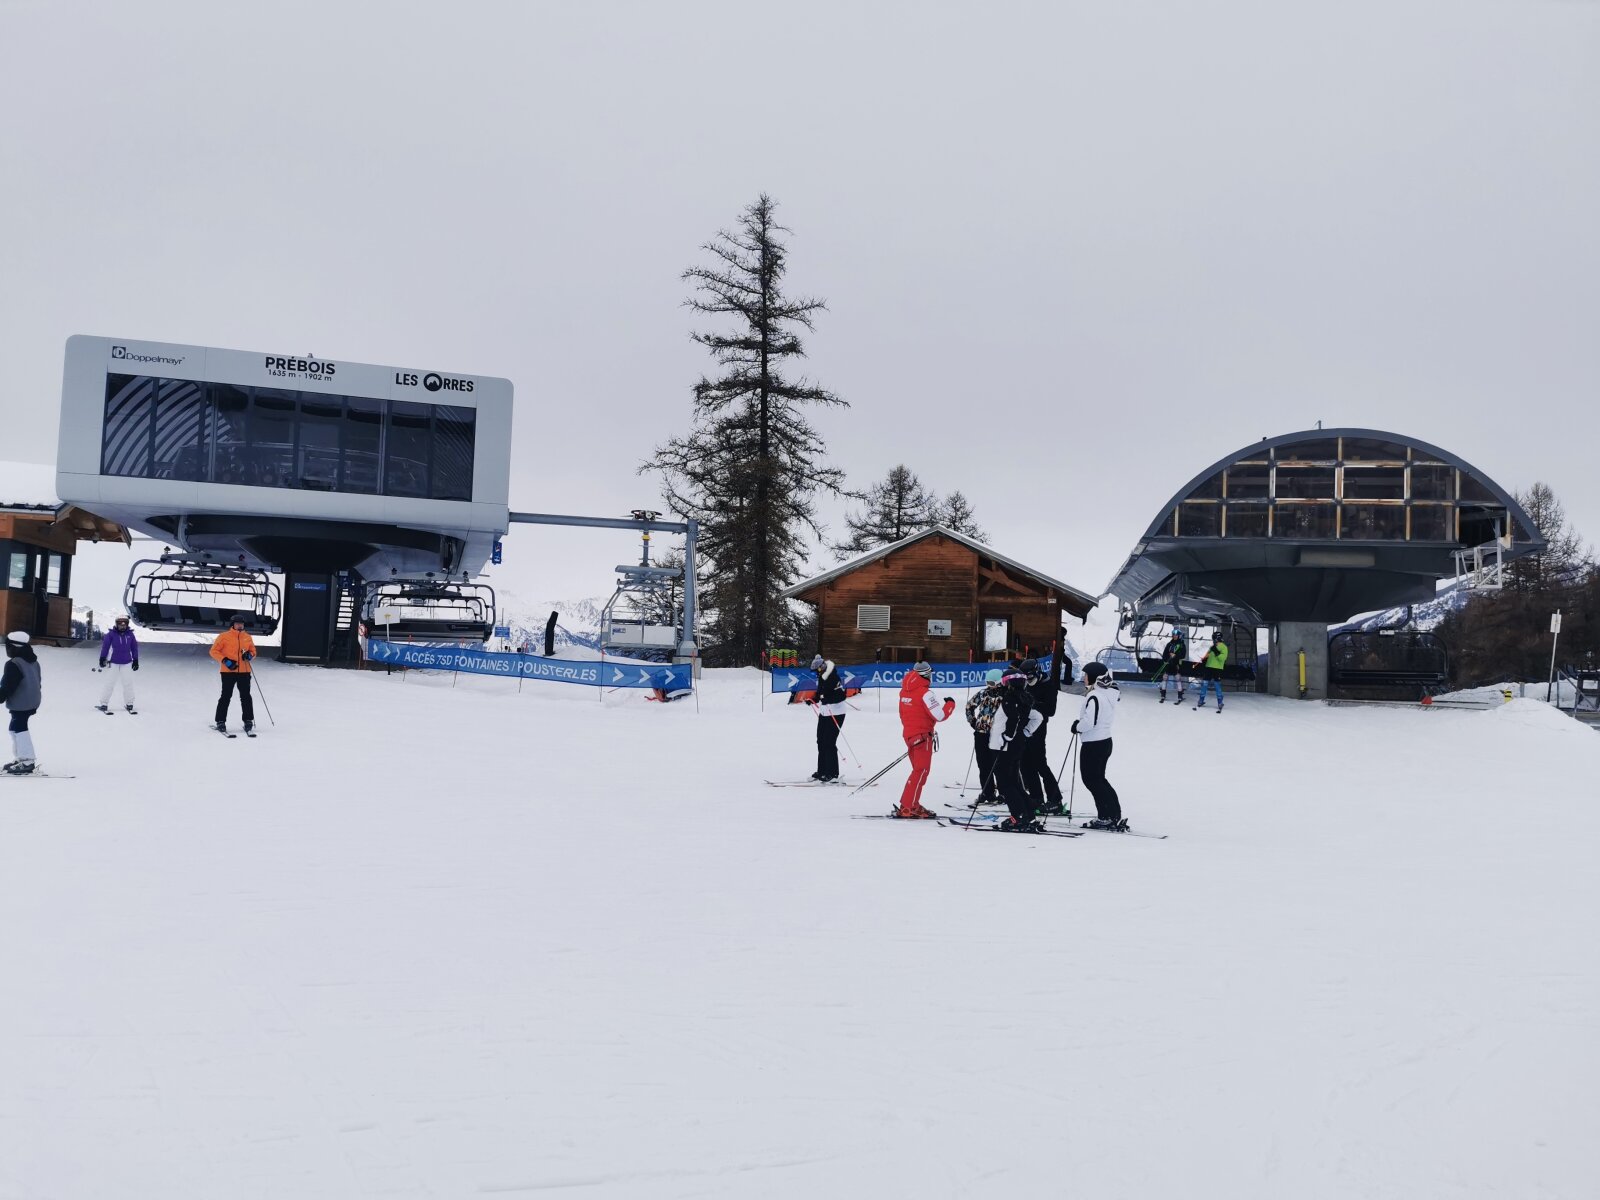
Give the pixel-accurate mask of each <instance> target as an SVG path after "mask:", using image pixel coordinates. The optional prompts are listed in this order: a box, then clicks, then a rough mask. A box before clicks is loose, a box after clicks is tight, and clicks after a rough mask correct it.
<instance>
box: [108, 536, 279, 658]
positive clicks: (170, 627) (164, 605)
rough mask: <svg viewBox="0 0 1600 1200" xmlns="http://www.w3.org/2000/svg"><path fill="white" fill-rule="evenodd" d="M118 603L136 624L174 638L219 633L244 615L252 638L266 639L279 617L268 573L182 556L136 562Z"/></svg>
mask: <svg viewBox="0 0 1600 1200" xmlns="http://www.w3.org/2000/svg"><path fill="white" fill-rule="evenodd" d="M122 603H123V607H124V608H125V609H126V610H127V613H128V616H129V617H130V618H131V619H132V620H133V621H134V622H135V623H136V624H138V625H141V626H143V627H144V628H145V629H156V630H165V631H169V632H176V633H220V632H222V631H223V630H225V629H227V628H228V627H229V625H230V624H231V623H232V621H233V619H234V618H235V616H242V617H243V618H244V625H245V629H246V630H247V631H248V632H249V633H250V634H251V635H252V636H257V637H265V636H269V635H271V634H272V633H275V632H276V631H277V628H278V621H279V619H280V618H281V616H282V614H283V604H282V596H281V594H280V592H279V590H278V585H277V584H275V583H273V582H272V579H271V577H270V576H269V575H268V574H267V572H265V571H260V570H254V569H252V568H249V567H242V566H235V565H233V564H231V563H219V562H214V561H212V560H210V559H206V558H197V557H191V556H188V555H181V554H163V555H162V556H161V557H160V558H141V559H140V560H139V561H138V562H136V563H134V564H133V567H132V569H130V570H129V572H128V582H127V585H126V586H125V587H124V588H123V593H122Z"/></svg>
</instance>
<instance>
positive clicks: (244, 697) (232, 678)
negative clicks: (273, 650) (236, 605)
mask: <svg viewBox="0 0 1600 1200" xmlns="http://www.w3.org/2000/svg"><path fill="white" fill-rule="evenodd" d="M244 625H245V618H244V614H243V613H234V614H233V616H232V617H231V618H229V620H228V628H227V629H225V630H223V631H222V632H221V633H219V634H217V640H216V641H214V642H212V643H211V657H212V658H214V659H216V660H217V663H218V664H219V665H220V666H221V668H222V695H221V696H220V697H219V698H218V700H217V714H216V726H215V728H216V730H217V732H218V733H227V732H228V702H229V701H230V700H231V699H232V698H233V693H234V691H235V690H237V691H238V693H239V712H240V714H241V715H242V716H243V717H244V731H245V732H246V733H250V732H252V731H253V730H254V729H255V727H256V709H255V704H254V702H253V701H252V700H251V699H250V664H251V662H252V661H253V660H254V659H255V656H256V643H255V640H254V639H253V638H252V637H251V636H250V635H249V634H248V633H246V632H245V629H244Z"/></svg>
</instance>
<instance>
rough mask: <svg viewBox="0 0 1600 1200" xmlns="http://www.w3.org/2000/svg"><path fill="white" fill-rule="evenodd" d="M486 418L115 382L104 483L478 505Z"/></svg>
mask: <svg viewBox="0 0 1600 1200" xmlns="http://www.w3.org/2000/svg"><path fill="white" fill-rule="evenodd" d="M476 426H477V412H476V410H475V409H472V408H467V407H462V406H457V405H448V404H428V403H423V402H420V401H411V400H378V399H372V398H369V397H364V396H340V395H329V394H327V393H326V392H309V391H305V392H301V391H293V390H288V389H283V388H270V387H246V386H239V385H236V384H231V383H206V382H199V381H196V380H191V379H163V378H161V377H159V376H148V375H119V374H109V375H107V376H106V391H105V425H104V430H103V437H102V440H101V462H100V471H101V474H103V475H120V476H131V477H134V478H141V479H171V480H188V481H193V482H198V483H227V484H242V485H245V486H248V487H270V488H300V489H307V490H313V491H322V492H354V493H362V494H368V495H383V496H406V497H416V498H422V499H431V500H471V499H472V456H473V449H474V441H475V437H476V432H477V428H476Z"/></svg>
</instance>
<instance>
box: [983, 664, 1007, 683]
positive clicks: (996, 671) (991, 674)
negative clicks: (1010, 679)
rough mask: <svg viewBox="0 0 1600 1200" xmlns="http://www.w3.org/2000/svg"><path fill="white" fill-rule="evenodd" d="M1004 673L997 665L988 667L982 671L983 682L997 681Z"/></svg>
mask: <svg viewBox="0 0 1600 1200" xmlns="http://www.w3.org/2000/svg"><path fill="white" fill-rule="evenodd" d="M1004 674H1005V672H1004V671H1002V670H1001V669H1000V668H999V667H990V668H989V669H988V670H987V671H985V672H984V673H983V681H984V682H985V683H999V682H1000V679H1001V677H1002V676H1003V675H1004Z"/></svg>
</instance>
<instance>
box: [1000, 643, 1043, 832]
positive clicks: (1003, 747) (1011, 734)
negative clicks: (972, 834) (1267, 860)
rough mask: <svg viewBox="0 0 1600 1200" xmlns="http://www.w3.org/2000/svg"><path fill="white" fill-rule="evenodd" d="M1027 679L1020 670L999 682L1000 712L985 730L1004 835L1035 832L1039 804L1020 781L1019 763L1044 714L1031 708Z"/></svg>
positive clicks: (1020, 768)
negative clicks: (1003, 807)
mask: <svg viewBox="0 0 1600 1200" xmlns="http://www.w3.org/2000/svg"><path fill="white" fill-rule="evenodd" d="M1031 682H1032V681H1031V680H1030V679H1029V678H1028V676H1026V675H1024V674H1023V673H1022V672H1021V671H1020V670H1017V669H1014V668H1013V669H1011V670H1008V671H1007V672H1006V673H1005V675H1004V676H1003V677H1002V678H1001V680H1000V686H1001V688H1002V689H1003V690H1002V692H1001V694H1000V711H999V712H997V713H995V715H994V725H993V726H992V727H991V728H990V730H989V749H990V750H992V751H993V752H994V778H995V786H996V788H997V789H998V790H999V792H1000V798H1001V799H1002V800H1004V801H1005V802H1006V807H1007V808H1008V809H1010V810H1011V815H1010V816H1009V817H1007V818H1006V819H1005V820H1003V821H1001V822H1000V825H999V828H1000V829H1002V830H1005V831H1006V832H1007V833H1032V832H1036V831H1037V830H1038V829H1039V822H1038V820H1037V818H1038V815H1039V801H1038V797H1036V796H1035V795H1034V794H1033V793H1032V792H1030V791H1029V790H1028V786H1027V784H1025V783H1024V782H1023V780H1022V763H1023V758H1024V756H1025V755H1026V752H1027V742H1028V739H1029V738H1030V737H1032V736H1033V734H1035V733H1037V732H1038V730H1039V726H1040V725H1041V724H1042V723H1043V722H1044V714H1043V713H1041V712H1039V710H1038V709H1036V708H1034V706H1033V692H1032V691H1031V690H1029V685H1030V684H1031Z"/></svg>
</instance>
